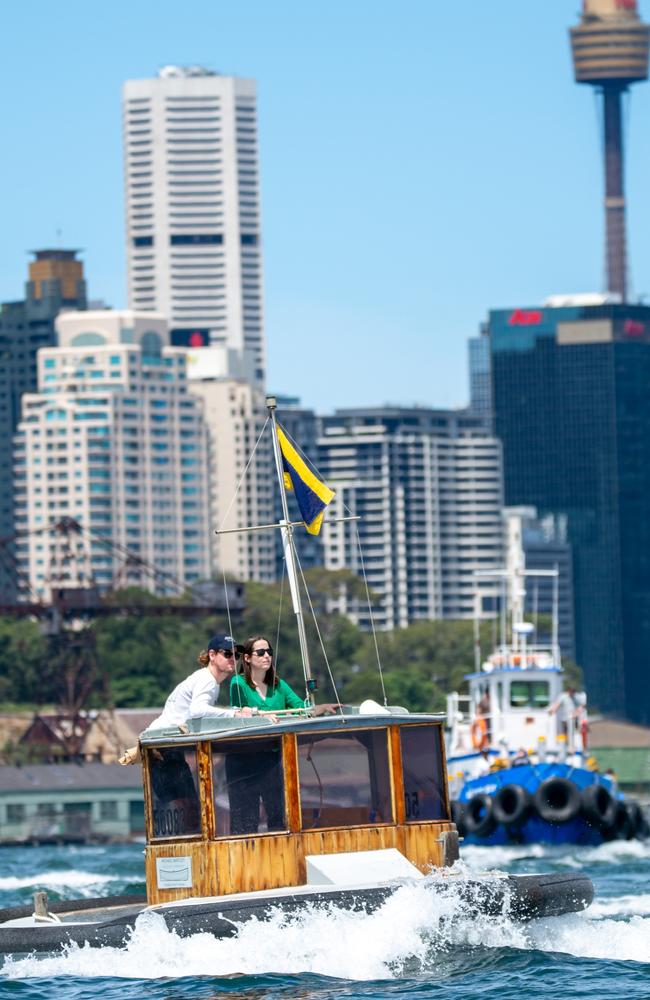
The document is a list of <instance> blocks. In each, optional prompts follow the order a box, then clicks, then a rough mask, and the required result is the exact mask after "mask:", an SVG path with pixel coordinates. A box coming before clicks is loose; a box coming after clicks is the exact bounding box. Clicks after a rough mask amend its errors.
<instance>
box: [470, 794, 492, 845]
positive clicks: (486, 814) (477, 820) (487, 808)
mask: <svg viewBox="0 0 650 1000" xmlns="http://www.w3.org/2000/svg"><path fill="white" fill-rule="evenodd" d="M464 818H465V828H466V830H467V832H468V833H470V834H473V835H474V836H475V837H489V836H490V834H491V833H493V832H494V831H495V830H496V826H497V825H496V822H495V819H494V810H493V807H492V799H491V798H490V796H489V795H485V794H484V793H483V792H479V793H478V795H473V796H472V798H471V799H469V800H468V801H467V802H466V803H465V817H464Z"/></svg>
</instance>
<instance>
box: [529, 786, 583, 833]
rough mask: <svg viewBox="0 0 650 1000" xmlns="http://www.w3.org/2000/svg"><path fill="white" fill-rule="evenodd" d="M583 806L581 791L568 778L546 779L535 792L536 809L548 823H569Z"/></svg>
mask: <svg viewBox="0 0 650 1000" xmlns="http://www.w3.org/2000/svg"><path fill="white" fill-rule="evenodd" d="M581 805H582V799H581V796H580V790H579V788H578V787H577V785H574V783H573V782H572V781H569V779H568V778H559V777H554V778H546V780H545V781H542V783H541V784H540V786H539V788H538V789H537V791H536V792H535V809H536V810H537V812H538V813H539V815H540V816H541V818H542V819H543V820H546V822H547V823H568V822H569V821H570V820H572V819H575V817H576V816H577V815H578V813H579V812H580V808H581Z"/></svg>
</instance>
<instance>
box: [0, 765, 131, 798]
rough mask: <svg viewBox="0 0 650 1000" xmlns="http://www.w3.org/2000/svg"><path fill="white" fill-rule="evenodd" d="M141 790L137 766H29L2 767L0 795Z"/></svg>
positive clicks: (0, 772)
mask: <svg viewBox="0 0 650 1000" xmlns="http://www.w3.org/2000/svg"><path fill="white" fill-rule="evenodd" d="M130 789H140V790H141V789H142V772H141V768H140V766H139V765H137V764H133V765H131V766H129V767H123V766H122V765H121V764H95V763H93V764H27V765H22V766H20V767H15V766H12V767H9V766H5V767H0V794H2V793H6V792H34V793H38V794H42V793H43V792H53V791H59V792H63V791H85V790H88V791H90V790H92V791H93V792H98V791H107V790H110V791H129V790H130Z"/></svg>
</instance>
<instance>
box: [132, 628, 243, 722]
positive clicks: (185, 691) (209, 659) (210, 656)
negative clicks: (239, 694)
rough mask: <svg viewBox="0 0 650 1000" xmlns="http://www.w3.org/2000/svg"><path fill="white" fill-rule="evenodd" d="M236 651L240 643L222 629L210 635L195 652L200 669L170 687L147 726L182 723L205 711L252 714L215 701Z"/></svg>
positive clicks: (227, 675) (210, 714)
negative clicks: (203, 646)
mask: <svg viewBox="0 0 650 1000" xmlns="http://www.w3.org/2000/svg"><path fill="white" fill-rule="evenodd" d="M239 652H240V647H239V646H238V645H237V643H236V642H235V640H234V639H233V637H232V636H231V635H225V634H223V633H222V632H218V633H217V634H216V635H213V636H212V638H211V639H210V641H209V643H208V648H207V649H204V650H203V651H202V652H201V653H199V656H198V662H199V663H200V664H201V668H200V670H195V671H194V673H193V674H190V675H189V677H186V678H185V680H184V681H181V683H180V684H178V685H177V686H176V687H175V688H174V690H173V691H172V693H171V694H170V695H169V697H168V699H167V701H166V702H165V707H164V708H163V711H162V715H160V716H159V717H158V718H157V719H156V720H155V722H152V723H151V725H150V726H149V728H150V729H162V728H163V727H166V726H182V725H184V724H185V723H186V722H187V721H188V719H200V718H204V717H205V716H208V715H209V716H215V715H220V716H224V715H227V716H242V715H252V714H253V710H252V709H250V708H239V709H232V708H217V704H216V702H217V698H218V697H219V687H220V685H221V684H222V683H223V682H224V681H225V680H228V678H229V677H232V675H233V674H234V672H235V659H236V657H237V656H238V655H239Z"/></svg>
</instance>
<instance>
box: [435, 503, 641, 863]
mask: <svg viewBox="0 0 650 1000" xmlns="http://www.w3.org/2000/svg"><path fill="white" fill-rule="evenodd" d="M508 533H509V537H508V566H507V568H506V569H504V570H503V571H499V572H497V573H494V574H483V575H484V576H492V577H493V578H494V577H495V578H498V579H499V581H500V582H499V587H500V588H501V591H502V592H504V602H503V605H502V607H503V614H502V637H501V638H502V641H501V642H500V644H499V646H498V648H497V649H496V650H495V651H494V652H493V653H492V654H491V655H490V656H489V657H488V658H487V660H485V661H484V662H481V660H480V655H479V656H478V662H477V665H476V670H475V671H474V673H471V674H468V675H467V677H466V680H467V681H468V685H469V693H468V695H467V696H460V695H459V694H456V693H454V694H451V695H450V696H449V697H448V703H447V721H448V741H447V765H448V771H449V784H450V795H451V797H452V810H453V816H454V821H455V822H456V825H457V827H458V830H459V833H460V834H461V836H463V837H464V841H465V843H466V844H485V845H497V844H510V843H519V844H537V843H545V844H591V845H597V844H600V843H602V842H603V841H606V840H615V839H632V838H645V837H647V836H648V834H649V832H650V831H649V828H648V823H647V820H646V817H645V815H644V813H643V811H642V809H641V807H640V806H639V804H638V803H637V802H634V801H631V800H629V799H628V798H626V797H625V796H623V794H622V793H621V792H620V791H619V790H618V789H617V787H616V782H615V780H614V779H613V777H612V776H611V775H607V774H600V773H599V772H598V769H597V764H596V762H595V761H594V760H593V758H591V757H589V754H588V749H587V740H588V736H587V733H588V728H587V706H586V696H585V695H584V693H583V692H576V691H575V690H574V689H573V688H571V687H568V688H567V689H566V690H564V689H563V688H564V685H563V672H562V665H561V660H560V650H559V645H558V641H557V571H556V570H540V571H531V572H528V571H527V570H526V569H525V565H524V556H523V550H522V547H521V518H519V517H517V511H516V509H515V510H513V511H512V512H511V515H510V516H509V518H508ZM535 576H546V577H550V578H551V582H552V585H553V594H554V600H553V614H552V632H551V637H550V641H549V642H547V643H546V644H540V643H538V642H537V641H536V639H535V629H534V626H533V625H532V623H530V622H526V621H524V616H523V608H524V600H525V586H526V580H527V579H528V578H530V577H535ZM508 628H509V630H510V633H511V638H510V640H509V641H507V640H506V638H505V632H506V630H507V629H508ZM477 636H478V631H477ZM476 648H477V651H478V650H479V645H478V642H477V645H476Z"/></svg>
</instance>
